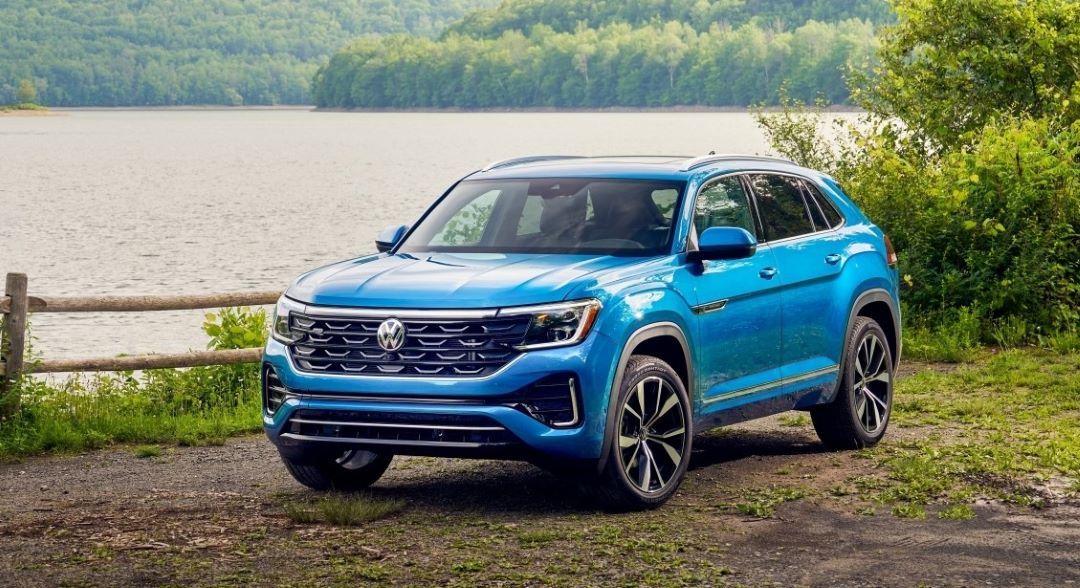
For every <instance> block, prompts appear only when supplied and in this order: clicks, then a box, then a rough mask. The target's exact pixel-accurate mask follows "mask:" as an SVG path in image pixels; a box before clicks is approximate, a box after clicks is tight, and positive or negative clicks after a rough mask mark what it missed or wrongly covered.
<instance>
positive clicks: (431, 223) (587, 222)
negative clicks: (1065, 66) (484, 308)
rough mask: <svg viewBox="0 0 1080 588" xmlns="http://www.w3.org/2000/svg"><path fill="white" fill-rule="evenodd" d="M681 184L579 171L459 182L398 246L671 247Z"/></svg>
mask: <svg viewBox="0 0 1080 588" xmlns="http://www.w3.org/2000/svg"><path fill="white" fill-rule="evenodd" d="M683 187H684V184H683V183H681V182H672V181H658V180H609V179H584V178H574V179H565V178H564V179H543V180H478V181H469V182H462V183H461V184H459V185H458V186H457V187H456V188H454V190H453V191H452V192H451V193H450V194H448V195H447V196H446V198H444V199H443V200H442V201H441V202H439V204H438V205H436V207H435V208H434V209H433V210H432V211H431V212H430V213H428V215H427V216H425V217H424V218H423V219H422V220H421V221H420V224H419V225H418V226H417V227H416V229H415V230H414V231H413V232H412V233H411V234H410V235H409V237H408V238H407V239H406V240H405V242H404V243H403V244H402V246H401V248H400V249H398V251H399V252H404V253H423V252H436V251H447V252H460V253H591V254H608V255H631V256H652V255H661V254H663V253H667V252H668V251H669V250H670V248H671V239H672V232H673V225H674V224H675V223H674V222H673V221H674V215H675V211H676V210H677V209H678V204H679V201H680V196H681V195H682V192H683Z"/></svg>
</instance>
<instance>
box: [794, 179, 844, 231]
mask: <svg viewBox="0 0 1080 588" xmlns="http://www.w3.org/2000/svg"><path fill="white" fill-rule="evenodd" d="M803 187H804V188H805V189H806V195H807V200H806V204H807V205H808V206H809V207H810V216H811V217H813V219H814V225H815V226H817V229H818V230H819V231H820V230H824V229H834V228H836V227H838V226H840V222H841V220H842V217H841V216H840V213H839V212H836V208H835V207H834V206H833V205H832V203H831V202H829V199H828V198H827V197H826V196H825V195H824V194H822V193H821V191H820V190H818V189H817V187H815V186H814V185H813V184H811V183H810V182H807V181H803Z"/></svg>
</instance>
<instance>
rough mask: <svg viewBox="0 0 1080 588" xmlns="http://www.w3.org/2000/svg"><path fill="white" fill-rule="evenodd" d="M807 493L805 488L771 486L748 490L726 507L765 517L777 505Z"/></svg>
mask: <svg viewBox="0 0 1080 588" xmlns="http://www.w3.org/2000/svg"><path fill="white" fill-rule="evenodd" d="M807 494H808V492H807V490H806V489H805V488H799V487H783V486H773V487H770V488H765V489H759V490H752V491H749V492H747V493H746V494H744V496H743V498H744V500H742V501H740V502H736V503H734V504H731V505H728V508H729V509H732V510H734V511H735V512H737V513H739V514H743V515H746V516H751V517H756V518H760V519H767V518H771V517H772V516H773V515H774V514H775V513H776V507H777V506H778V505H780V504H782V503H784V502H790V501H792V500H799V499H800V498H805V497H806V496H807Z"/></svg>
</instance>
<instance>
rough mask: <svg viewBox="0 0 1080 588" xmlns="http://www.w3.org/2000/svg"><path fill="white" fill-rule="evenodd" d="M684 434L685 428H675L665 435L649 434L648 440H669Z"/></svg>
mask: <svg viewBox="0 0 1080 588" xmlns="http://www.w3.org/2000/svg"><path fill="white" fill-rule="evenodd" d="M685 432H686V427H677V428H674V429H672V430H670V431H668V432H667V433H658V434H655V435H652V434H650V435H649V438H650V439H670V438H672V437H675V436H678V435H682V434H683V433H685Z"/></svg>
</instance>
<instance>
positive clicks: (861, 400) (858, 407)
mask: <svg viewBox="0 0 1080 588" xmlns="http://www.w3.org/2000/svg"><path fill="white" fill-rule="evenodd" d="M855 414H856V415H857V416H858V417H859V420H863V418H864V417H865V416H866V395H865V394H863V393H862V391H861V389H860V390H859V391H856V392H855Z"/></svg>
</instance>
